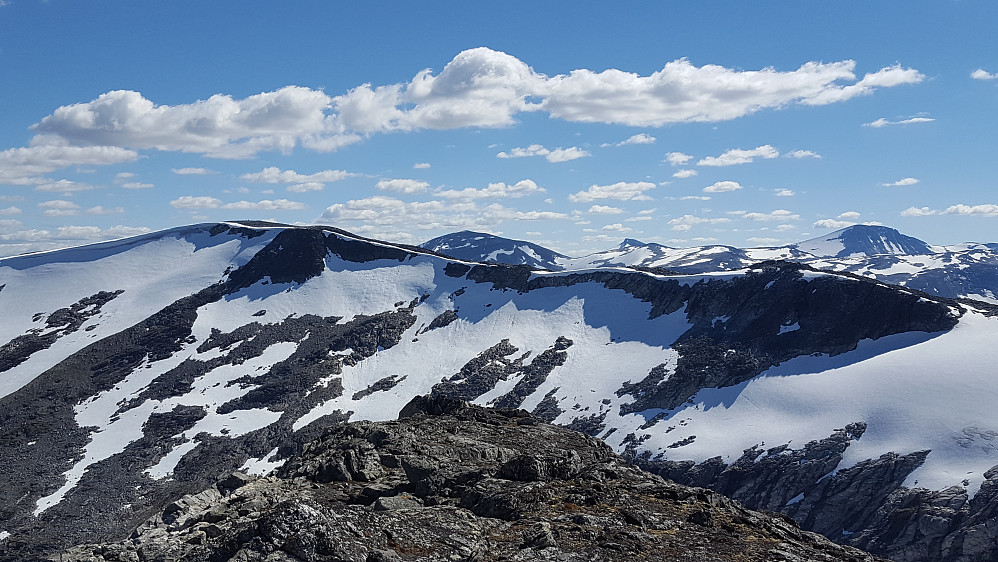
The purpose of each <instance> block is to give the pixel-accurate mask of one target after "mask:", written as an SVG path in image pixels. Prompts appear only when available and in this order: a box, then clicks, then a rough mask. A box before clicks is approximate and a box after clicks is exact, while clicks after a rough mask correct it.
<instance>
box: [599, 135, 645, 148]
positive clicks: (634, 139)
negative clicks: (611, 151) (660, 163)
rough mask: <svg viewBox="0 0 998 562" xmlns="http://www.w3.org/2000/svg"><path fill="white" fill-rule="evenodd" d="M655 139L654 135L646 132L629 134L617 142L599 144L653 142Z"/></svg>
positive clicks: (621, 144)
mask: <svg viewBox="0 0 998 562" xmlns="http://www.w3.org/2000/svg"><path fill="white" fill-rule="evenodd" d="M655 140H656V139H655V137H653V136H651V135H649V134H647V133H638V134H636V135H631V136H629V137H627V138H626V139H624V140H622V141H620V142H618V143H615V144H613V143H605V144H603V145H601V146H627V145H629V144H654V143H655Z"/></svg>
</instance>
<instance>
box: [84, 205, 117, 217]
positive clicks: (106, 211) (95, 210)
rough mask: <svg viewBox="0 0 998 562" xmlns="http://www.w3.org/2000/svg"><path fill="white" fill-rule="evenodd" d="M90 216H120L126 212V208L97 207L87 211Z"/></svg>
mask: <svg viewBox="0 0 998 562" xmlns="http://www.w3.org/2000/svg"><path fill="white" fill-rule="evenodd" d="M85 212H86V213H87V214H88V215H120V214H122V213H124V212H125V208H124V207H112V208H110V209H108V208H106V207H102V206H100V205H97V206H96V207H90V208H89V209H87V210H86V211H85Z"/></svg>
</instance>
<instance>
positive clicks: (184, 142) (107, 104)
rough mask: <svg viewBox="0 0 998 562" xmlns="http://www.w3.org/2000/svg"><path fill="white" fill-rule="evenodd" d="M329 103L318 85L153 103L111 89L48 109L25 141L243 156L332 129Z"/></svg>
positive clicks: (289, 144) (288, 147)
mask: <svg viewBox="0 0 998 562" xmlns="http://www.w3.org/2000/svg"><path fill="white" fill-rule="evenodd" d="M332 101H333V100H332V98H330V97H329V96H327V95H326V94H325V93H323V92H322V91H318V90H311V89H309V88H303V87H299V86H287V87H284V88H281V89H280V90H276V91H273V92H264V93H261V94H256V95H252V96H249V97H247V98H244V99H241V100H236V99H233V98H232V96H228V95H223V94H216V95H214V96H212V97H210V98H208V99H207V100H199V101H196V102H194V103H190V104H183V105H173V106H171V105H156V104H155V103H153V102H152V101H151V100H149V99H146V98H145V97H143V96H142V94H140V93H139V92H134V91H130V90H115V91H111V92H107V93H105V94H101V95H100V96H98V97H97V98H96V99H94V100H91V101H89V102H85V103H77V104H73V105H66V106H62V107H60V108H58V109H56V110H55V111H54V112H53V113H52V114H51V115H49V116H47V117H45V118H44V119H42V120H41V121H40V122H39V123H36V124H35V125H34V126H33V127H32V129H33V130H34V131H35V133H36V137H35V140H34V141H33V143H34V144H50V145H60V144H69V145H71V146H79V147H91V146H116V147H127V148H132V149H157V150H169V151H178V152H192V153H199V154H205V155H208V156H212V157H216V158H247V157H250V156H253V155H254V154H256V153H257V152H259V151H261V150H283V151H285V152H286V151H289V150H291V149H292V148H294V147H295V146H296V145H297V144H299V143H304V142H306V141H307V140H309V139H310V137H318V136H321V135H324V134H335V133H337V132H339V131H336V130H335V129H336V127H335V120H327V115H326V110H327V109H328V108H329V107H330V106H331V104H332ZM331 129H332V130H331ZM313 147H314V148H316V149H318V148H320V145H319V144H316V143H313Z"/></svg>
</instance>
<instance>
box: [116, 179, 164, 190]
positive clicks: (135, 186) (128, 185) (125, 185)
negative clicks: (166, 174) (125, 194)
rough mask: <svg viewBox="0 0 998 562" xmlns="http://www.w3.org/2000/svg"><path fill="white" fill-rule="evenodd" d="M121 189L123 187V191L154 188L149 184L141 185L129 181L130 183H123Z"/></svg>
mask: <svg viewBox="0 0 998 562" xmlns="http://www.w3.org/2000/svg"><path fill="white" fill-rule="evenodd" d="M121 187H123V188H125V189H152V188H154V187H156V186H155V185H153V184H151V183H141V182H137V181H130V182H125V183H123V184H121Z"/></svg>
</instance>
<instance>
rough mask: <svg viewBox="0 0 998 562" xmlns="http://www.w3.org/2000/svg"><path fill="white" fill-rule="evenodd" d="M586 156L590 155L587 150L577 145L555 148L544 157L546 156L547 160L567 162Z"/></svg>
mask: <svg viewBox="0 0 998 562" xmlns="http://www.w3.org/2000/svg"><path fill="white" fill-rule="evenodd" d="M587 156H592V154H590V153H589V151H588V150H583V149H581V148H579V147H577V146H570V147H568V148H564V149H563V148H556V149H554V150H552V151H551V153H550V154H548V155H547V156H545V157H544V158H547V161H548V162H568V161H570V160H578V159H579V158H586V157H587Z"/></svg>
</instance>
